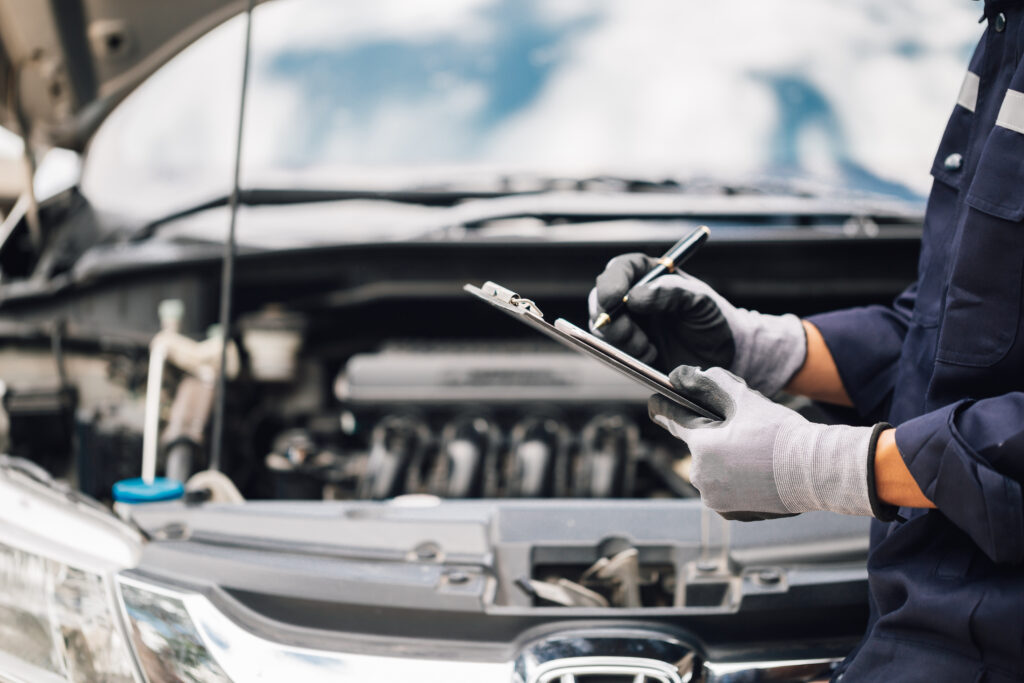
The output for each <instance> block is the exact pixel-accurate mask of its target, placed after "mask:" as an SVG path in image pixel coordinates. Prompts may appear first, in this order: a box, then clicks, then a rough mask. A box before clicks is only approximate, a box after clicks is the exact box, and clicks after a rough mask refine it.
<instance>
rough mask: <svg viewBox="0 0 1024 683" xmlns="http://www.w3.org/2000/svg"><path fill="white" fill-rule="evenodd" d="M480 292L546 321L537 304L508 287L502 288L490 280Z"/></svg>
mask: <svg viewBox="0 0 1024 683" xmlns="http://www.w3.org/2000/svg"><path fill="white" fill-rule="evenodd" d="M480 290H481V291H482V292H483V293H484V294H488V295H490V296H492V297H494V298H495V299H497V300H498V301H501V302H502V303H505V304H508V305H509V306H515V307H516V308H518V309H519V310H521V311H523V312H524V313H529V314H530V315H532V316H534V317H536V318H540V319H541V320H543V319H544V313H543V312H541V310H540V308H539V307H538V306H537V304H535V303H533V301H532V300H530V299H527V298H525V297H521V296H519V295H518V294H516V293H515V292H513V291H512V290H511V289H508V288H507V287H502V286H501V285H499V284H498V283H496V282H491V281H489V280H488V281H487V282H485V283H484V284H483V286H482V287H480Z"/></svg>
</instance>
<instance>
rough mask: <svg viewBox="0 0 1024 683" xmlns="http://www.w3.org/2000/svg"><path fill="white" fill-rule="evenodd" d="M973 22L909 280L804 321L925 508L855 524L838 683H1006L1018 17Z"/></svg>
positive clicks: (1023, 285) (1020, 48)
mask: <svg viewBox="0 0 1024 683" xmlns="http://www.w3.org/2000/svg"><path fill="white" fill-rule="evenodd" d="M980 9H981V7H980V4H979V10H980ZM985 15H986V17H987V19H988V27H987V28H986V30H985V33H984V36H983V37H982V39H981V42H980V43H979V45H978V47H977V49H976V50H975V53H974V56H973V58H972V60H971V64H970V68H969V72H968V74H967V76H966V78H965V80H964V83H963V87H962V89H961V92H960V96H959V98H958V102H957V105H956V106H955V108H954V111H953V114H952V116H951V117H950V119H949V123H948V125H947V127H946V131H945V134H944V136H943V138H942V142H941V144H940V146H939V151H938V154H937V155H936V158H935V163H934V166H933V168H932V175H933V177H934V183H933V186H932V192H931V195H930V197H929V199H928V208H927V213H926V216H925V226H924V237H923V241H922V246H921V255H920V261H919V264H918V280H917V282H916V283H915V284H914V285H912V286H911V287H910V288H909V289H907V291H905V292H904V293H903V294H902V295H900V296H899V297H898V298H897V300H896V302H895V303H894V305H893V306H892V307H891V308H887V307H882V306H878V307H866V308H858V309H851V310H845V311H837V312H834V313H827V314H823V315H820V316H815V317H812V318H811V321H812V322H813V323H814V324H815V325H816V326H817V327H818V328H819V329H820V330H821V332H822V334H823V335H824V337H825V341H826V343H827V344H828V347H829V349H830V350H831V352H832V355H833V357H834V358H835V361H836V365H837V366H838V368H839V373H840V376H841V377H842V380H843V384H844V386H845V387H846V389H847V392H848V393H849V395H850V397H851V399H852V400H853V402H854V404H855V406H856V408H857V409H858V410H859V411H860V412H861V413H862V414H864V415H865V416H869V417H871V418H873V419H876V420H888V421H889V422H891V423H892V424H893V425H896V444H897V446H898V447H899V450H900V453H901V454H902V455H903V458H904V460H905V461H906V463H907V466H908V467H909V469H910V472H911V474H912V475H913V476H914V479H915V480H916V481H917V483H918V484H919V485H920V487H921V490H922V491H923V492H924V493H925V495H927V496H928V498H929V499H931V500H932V501H933V502H934V503H935V504H936V506H937V508H938V509H936V510H929V511H926V510H910V509H903V510H901V511H900V513H901V515H902V516H903V517H905V518H906V521H902V520H897V521H894V522H891V523H883V522H881V521H878V520H876V521H874V522H873V523H872V525H873V526H872V538H871V553H870V556H869V560H868V569H869V573H870V589H871V602H872V605H871V606H872V618H871V621H870V624H869V629H868V632H867V635H866V636H865V639H864V641H863V642H862V643H861V645H860V647H859V648H858V650H857V651H856V652H855V653H854V655H852V656H851V657H850V659H848V660H847V662H846V663H845V664H844V670H843V672H842V674H841V676H842V680H843V682H844V683H849V682H850V681H855V680H856V681H883V680H885V681H889V680H891V681H968V682H972V683H973V682H976V681H1024V492H1022V489H1021V483H1022V481H1024V316H1022V314H1021V309H1022V290H1024V59H1022V57H1024V3H1021V2H1005V1H1003V2H986V4H985Z"/></svg>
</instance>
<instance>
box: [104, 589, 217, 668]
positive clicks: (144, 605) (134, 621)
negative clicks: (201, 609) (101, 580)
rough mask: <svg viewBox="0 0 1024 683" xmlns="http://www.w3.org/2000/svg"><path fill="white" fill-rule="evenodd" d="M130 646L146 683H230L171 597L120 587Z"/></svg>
mask: <svg viewBox="0 0 1024 683" xmlns="http://www.w3.org/2000/svg"><path fill="white" fill-rule="evenodd" d="M121 598H122V599H123V600H124V608H125V612H126V613H127V614H128V619H129V620H130V623H131V630H132V641H133V642H132V644H133V645H134V646H135V652H137V653H138V655H139V663H140V664H141V665H142V669H143V671H145V672H146V676H147V678H149V680H150V681H179V680H185V681H196V682H197V683H222V682H223V683H230V679H229V678H228V677H227V675H226V674H225V673H224V672H223V671H222V670H221V668H220V666H218V665H217V662H215V661H214V659H213V655H211V654H210V651H209V650H208V649H207V648H206V644H205V643H203V639H202V637H201V636H200V635H199V632H198V631H197V630H196V627H195V625H194V624H193V622H192V617H190V616H189V613H188V609H187V608H186V607H185V604H184V603H183V602H182V601H181V600H179V599H177V598H174V597H171V596H168V595H161V594H160V593H157V592H152V591H146V590H142V589H141V588H137V587H135V586H133V585H132V584H130V583H126V582H122V583H121Z"/></svg>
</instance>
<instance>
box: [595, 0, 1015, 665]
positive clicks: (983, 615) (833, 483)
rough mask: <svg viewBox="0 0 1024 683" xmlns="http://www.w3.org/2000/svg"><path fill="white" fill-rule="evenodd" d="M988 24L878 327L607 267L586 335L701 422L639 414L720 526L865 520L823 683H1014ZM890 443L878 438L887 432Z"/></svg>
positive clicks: (1000, 70) (1008, 353)
mask: <svg viewBox="0 0 1024 683" xmlns="http://www.w3.org/2000/svg"><path fill="white" fill-rule="evenodd" d="M984 16H985V19H987V21H988V26H987V28H986V30H985V33H984V35H983V37H982V39H981V42H980V43H979V45H978V47H977V49H976V50H975V53H974V56H973V58H972V59H971V63H970V68H969V71H968V73H967V75H966V77H965V79H964V82H963V86H962V88H961V91H960V95H959V98H958V99H957V103H956V106H955V107H954V110H953V114H952V116H951V118H950V120H949V123H948V125H947V128H946V131H945V134H944V136H943V138H942V141H941V143H940V145H939V150H938V154H937V155H936V158H935V163H934V165H933V167H932V175H933V177H934V183H933V186H932V190H931V194H930V196H929V199H928V205H927V211H926V215H925V223H924V234H923V238H922V245H921V254H920V260H919V264H918V279H917V282H916V283H915V284H913V285H912V286H910V287H909V288H908V289H907V290H906V291H904V292H903V293H902V294H901V295H900V296H899V297H897V299H896V300H895V302H894V303H893V305H892V306H891V307H883V306H869V307H864V308H855V309H849V310H843V311H836V312H832V313H825V314H822V315H816V316H812V317H810V318H808V319H807V320H802V321H801V320H799V319H798V318H797V317H796V316H793V315H783V316H773V315H764V314H761V313H757V312H756V311H747V310H743V309H738V308H736V307H734V306H732V305H731V304H730V303H729V302H728V301H726V300H725V299H724V298H723V297H722V296H720V295H719V294H717V293H716V292H715V291H714V290H713V289H712V288H711V287H709V286H708V285H707V284H705V283H704V282H702V281H700V280H698V279H696V278H694V277H692V276H690V275H687V274H684V273H678V272H677V273H675V274H672V275H664V276H662V277H660V278H658V279H656V280H655V281H654V282H653V283H651V284H650V285H645V286H640V287H636V288H635V289H633V288H631V286H632V283H635V282H636V281H637V280H639V278H640V277H642V276H643V274H644V273H646V272H647V271H648V270H649V269H650V268H651V267H652V265H653V262H652V259H650V258H648V257H646V256H643V255H640V254H628V255H624V256H619V257H616V258H615V259H613V260H612V261H611V262H610V263H609V264H608V267H607V269H606V270H605V271H604V273H602V274H601V275H600V276H599V277H598V278H597V285H596V287H595V289H594V290H593V291H592V292H591V296H590V301H589V304H590V315H591V327H592V329H593V327H594V323H595V321H596V319H597V317H598V316H599V315H600V314H601V312H602V311H603V310H604V309H605V308H609V307H611V305H612V304H613V302H615V301H617V300H620V299H621V298H622V296H623V295H624V294H625V293H626V292H627V291H628V292H629V300H628V303H627V309H628V310H627V311H626V312H624V313H620V314H619V315H618V316H617V317H616V318H615V319H614V320H613V321H612V322H611V323H610V324H608V325H607V326H605V327H603V328H602V329H600V330H599V331H596V333H597V334H600V335H602V336H604V337H606V338H607V339H608V340H609V341H611V342H612V343H615V344H617V345H618V346H620V347H621V348H622V349H623V350H625V351H627V352H629V353H631V354H633V355H635V356H637V357H638V358H641V359H643V360H647V361H653V362H654V363H655V364H656V365H657V366H659V367H662V368H664V369H666V370H668V369H671V368H675V369H674V370H673V371H672V373H671V379H672V382H673V384H674V385H676V387H677V388H679V389H680V390H681V391H682V392H683V393H685V394H686V395H689V396H692V397H694V398H696V399H697V400H698V401H700V402H703V403H705V404H706V405H708V406H710V407H715V408H717V409H718V410H719V411H720V412H721V413H722V414H724V415H725V416H726V419H725V420H724V421H722V422H715V423H711V422H709V421H708V420H705V419H703V418H697V417H695V416H694V415H693V414H691V413H688V412H686V411H685V410H684V409H682V408H679V407H677V406H676V405H675V404H673V403H670V402H669V401H667V400H665V399H663V398H661V397H654V398H652V399H651V402H650V406H649V408H650V414H651V418H652V419H653V420H654V421H655V422H657V423H658V424H660V425H661V426H663V427H664V428H666V429H667V430H668V431H669V432H671V433H672V434H673V435H674V436H676V437H677V438H678V439H680V440H682V441H684V442H685V443H686V444H687V446H688V447H689V450H690V451H691V453H692V458H693V459H692V465H691V478H692V481H693V484H694V486H695V487H696V488H697V489H699V490H700V492H701V497H702V499H703V500H704V502H705V503H706V504H707V505H708V506H709V507H711V508H713V509H714V510H716V511H718V512H719V513H720V514H722V515H723V516H725V517H727V518H730V519H743V520H752V519H764V518H769V517H778V516H785V515H790V514H797V513H800V512H805V511H809V510H830V511H834V512H840V513H845V514H856V515H871V516H873V517H875V518H876V519H875V520H874V521H873V522H872V527H871V551H870V555H869V559H868V571H869V585H870V603H871V617H870V619H869V623H868V630H867V633H866V635H865V637H864V639H863V640H862V642H861V644H860V645H859V646H858V648H857V649H856V650H855V651H854V652H853V653H852V654H851V655H850V656H849V657H848V658H847V660H846V661H845V662H844V663H843V665H842V666H841V667H840V669H839V670H838V671H837V673H836V676H835V680H838V679H840V678H841V679H842V680H843V681H844V683H849V682H851V681H883V680H898V681H918V680H920V681H970V682H975V681H1011V680H1012V681H1021V680H1024V567H1022V561H1024V495H1022V491H1021V481H1022V479H1024V330H1022V327H1024V318H1022V316H1021V305H1022V301H1021V291H1022V285H1024V277H1022V275H1024V60H1022V59H1021V57H1022V55H1024V2H1007V1H1005V0H1004V1H1001V2H991V1H986V2H985V4H984ZM780 390H785V391H786V392H788V393H791V394H800V395H804V396H808V397H811V398H813V399H817V400H821V401H826V402H831V403H834V404H840V405H848V406H853V407H854V408H856V410H857V411H859V413H860V415H861V416H863V418H864V420H865V422H866V423H872V422H874V423H876V424H875V426H874V427H854V426H845V425H835V426H826V425H820V424H813V423H810V422H808V421H807V420H805V419H804V418H803V417H802V416H800V415H799V414H797V413H796V412H794V411H792V410H790V409H788V408H786V407H783V406H781V405H779V404H777V403H773V402H772V401H770V400H769V399H767V398H765V396H772V395H774V394H776V393H777V392H779V391H780ZM893 425H894V426H895V428H894V427H893Z"/></svg>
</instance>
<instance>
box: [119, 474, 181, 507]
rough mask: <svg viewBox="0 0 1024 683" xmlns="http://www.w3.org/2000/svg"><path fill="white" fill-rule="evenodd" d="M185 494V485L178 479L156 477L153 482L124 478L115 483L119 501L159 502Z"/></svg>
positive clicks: (175, 498)
mask: <svg viewBox="0 0 1024 683" xmlns="http://www.w3.org/2000/svg"><path fill="white" fill-rule="evenodd" d="M183 495H185V486H184V485H183V484H182V483H181V482H180V481H177V480H176V479H167V478H165V477H156V478H155V479H153V483H152V484H147V483H146V482H145V480H143V479H141V478H137V479H122V480H121V481H119V482H117V483H115V484H114V500H116V501H117V502H118V503H157V502H159V501H162V500H177V499H178V498H181V497H182V496H183Z"/></svg>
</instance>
